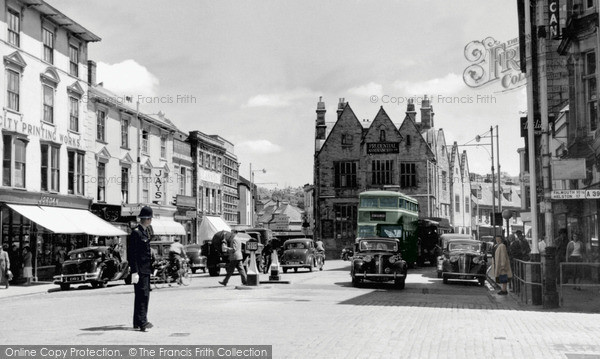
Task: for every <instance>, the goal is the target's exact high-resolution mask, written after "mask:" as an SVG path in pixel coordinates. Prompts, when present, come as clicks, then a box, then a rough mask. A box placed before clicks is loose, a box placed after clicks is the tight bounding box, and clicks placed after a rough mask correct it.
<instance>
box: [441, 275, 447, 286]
mask: <svg viewBox="0 0 600 359" xmlns="http://www.w3.org/2000/svg"><path fill="white" fill-rule="evenodd" d="M442 281H443V282H444V284H448V277H446V276H444V275H443V280H442Z"/></svg>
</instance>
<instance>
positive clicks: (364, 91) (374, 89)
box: [348, 82, 383, 97]
mask: <svg viewBox="0 0 600 359" xmlns="http://www.w3.org/2000/svg"><path fill="white" fill-rule="evenodd" d="M348 92H349V93H351V94H353V95H357V96H361V97H369V96H373V95H376V96H378V97H381V95H382V94H383V86H382V85H381V84H377V83H375V82H369V83H368V84H366V85H363V86H358V87H353V88H351V89H349V90H348Z"/></svg>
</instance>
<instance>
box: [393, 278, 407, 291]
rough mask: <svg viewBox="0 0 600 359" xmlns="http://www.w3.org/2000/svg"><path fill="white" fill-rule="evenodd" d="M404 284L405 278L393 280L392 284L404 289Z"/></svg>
mask: <svg viewBox="0 0 600 359" xmlns="http://www.w3.org/2000/svg"><path fill="white" fill-rule="evenodd" d="M405 284H406V278H401V279H396V280H394V285H395V286H396V288H397V289H404V286H405Z"/></svg>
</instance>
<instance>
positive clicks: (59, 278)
mask: <svg viewBox="0 0 600 359" xmlns="http://www.w3.org/2000/svg"><path fill="white" fill-rule="evenodd" d="M99 277H100V272H96V273H83V274H61V275H56V276H54V281H53V282H54V284H65V283H69V284H70V283H88V282H94V281H97V280H98V279H100V278H99Z"/></svg>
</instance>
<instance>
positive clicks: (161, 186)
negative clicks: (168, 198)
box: [152, 167, 167, 202]
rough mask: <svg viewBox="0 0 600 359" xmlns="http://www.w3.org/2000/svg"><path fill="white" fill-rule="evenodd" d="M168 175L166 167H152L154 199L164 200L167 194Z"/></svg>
mask: <svg viewBox="0 0 600 359" xmlns="http://www.w3.org/2000/svg"><path fill="white" fill-rule="evenodd" d="M166 181H167V179H166V177H165V174H164V168H162V167H160V168H154V169H152V189H153V191H154V200H157V201H159V202H160V201H162V199H163V198H164V196H165V184H166Z"/></svg>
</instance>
